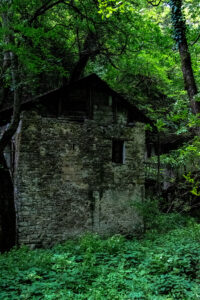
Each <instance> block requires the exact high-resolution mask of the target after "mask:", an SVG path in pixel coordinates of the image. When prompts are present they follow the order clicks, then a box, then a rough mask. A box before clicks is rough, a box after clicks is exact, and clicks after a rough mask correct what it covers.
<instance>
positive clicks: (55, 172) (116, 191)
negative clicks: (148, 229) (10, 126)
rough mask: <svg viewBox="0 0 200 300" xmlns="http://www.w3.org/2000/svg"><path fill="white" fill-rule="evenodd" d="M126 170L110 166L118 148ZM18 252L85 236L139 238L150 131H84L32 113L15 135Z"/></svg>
mask: <svg viewBox="0 0 200 300" xmlns="http://www.w3.org/2000/svg"><path fill="white" fill-rule="evenodd" d="M113 139H121V140H123V141H124V142H125V151H126V154H125V162H124V163H123V164H117V163H114V162H112V140H113ZM16 143H17V145H16V157H17V160H16V167H15V175H14V177H15V178H14V180H15V201H16V207H17V231H18V242H19V244H28V245H30V246H50V245H52V244H55V243H56V242H61V241H64V240H66V239H67V238H69V237H74V236H77V235H79V234H82V233H84V232H87V231H90V232H91V231H92V232H97V233H100V234H102V235H110V234H114V233H124V234H133V233H134V231H135V230H138V229H139V228H140V227H141V225H142V222H141V219H140V218H139V217H138V215H137V214H136V213H135V211H134V207H133V202H134V201H136V200H141V199H142V197H143V190H144V164H143V159H144V144H145V142H144V126H143V124H141V123H136V124H135V126H134V127H133V128H130V127H126V126H124V125H123V124H112V123H111V124H110V125H108V124H107V125H101V126H100V125H98V124H97V122H95V121H94V120H86V121H85V122H84V123H83V124H80V123H75V122H69V121H67V120H66V119H59V118H58V119H56V118H44V117H43V118H42V117H40V116H39V115H38V114H36V113H34V112H26V113H24V114H23V116H22V121H21V125H20V128H19V130H18V133H17V135H16Z"/></svg>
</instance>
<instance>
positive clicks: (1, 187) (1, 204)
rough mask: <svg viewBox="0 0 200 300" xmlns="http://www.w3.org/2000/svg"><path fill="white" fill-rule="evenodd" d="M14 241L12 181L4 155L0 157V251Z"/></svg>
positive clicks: (8, 248) (14, 220)
mask: <svg viewBox="0 0 200 300" xmlns="http://www.w3.org/2000/svg"><path fill="white" fill-rule="evenodd" d="M15 241H16V215H15V207H14V194H13V183H12V180H11V176H10V173H9V170H8V169H7V167H6V163H5V159H4V157H2V156H1V157H0V251H1V252H5V251H8V250H10V249H11V248H12V247H13V246H14V245H15Z"/></svg>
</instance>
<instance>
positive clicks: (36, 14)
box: [28, 0, 65, 25]
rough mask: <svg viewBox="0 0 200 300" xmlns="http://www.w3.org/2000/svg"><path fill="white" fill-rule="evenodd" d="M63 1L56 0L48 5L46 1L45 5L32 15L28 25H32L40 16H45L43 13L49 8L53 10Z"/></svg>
mask: <svg viewBox="0 0 200 300" xmlns="http://www.w3.org/2000/svg"><path fill="white" fill-rule="evenodd" d="M64 2H65V1H64V0H57V1H56V2H53V3H51V4H50V3H49V1H47V2H46V3H45V4H43V5H42V6H41V7H40V8H38V9H37V10H36V12H35V13H34V15H33V17H32V18H31V19H30V20H29V22H28V23H29V25H32V23H33V22H34V21H35V20H36V19H37V18H38V17H39V16H41V15H43V14H45V12H46V11H47V10H49V9H51V8H53V7H54V6H56V5H58V4H60V3H64Z"/></svg>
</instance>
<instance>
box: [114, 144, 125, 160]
mask: <svg viewBox="0 0 200 300" xmlns="http://www.w3.org/2000/svg"><path fill="white" fill-rule="evenodd" d="M112 161H113V162H115V163H118V164H124V163H125V143H124V141H122V140H113V141H112Z"/></svg>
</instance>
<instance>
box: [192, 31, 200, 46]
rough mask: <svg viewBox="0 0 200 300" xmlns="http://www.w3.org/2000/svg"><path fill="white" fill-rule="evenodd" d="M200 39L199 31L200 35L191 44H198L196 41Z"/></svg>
mask: <svg viewBox="0 0 200 300" xmlns="http://www.w3.org/2000/svg"><path fill="white" fill-rule="evenodd" d="M199 39H200V33H199V35H198V36H197V38H196V40H195V41H194V42H192V43H191V44H190V46H194V44H196V43H197V42H198V40H199Z"/></svg>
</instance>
